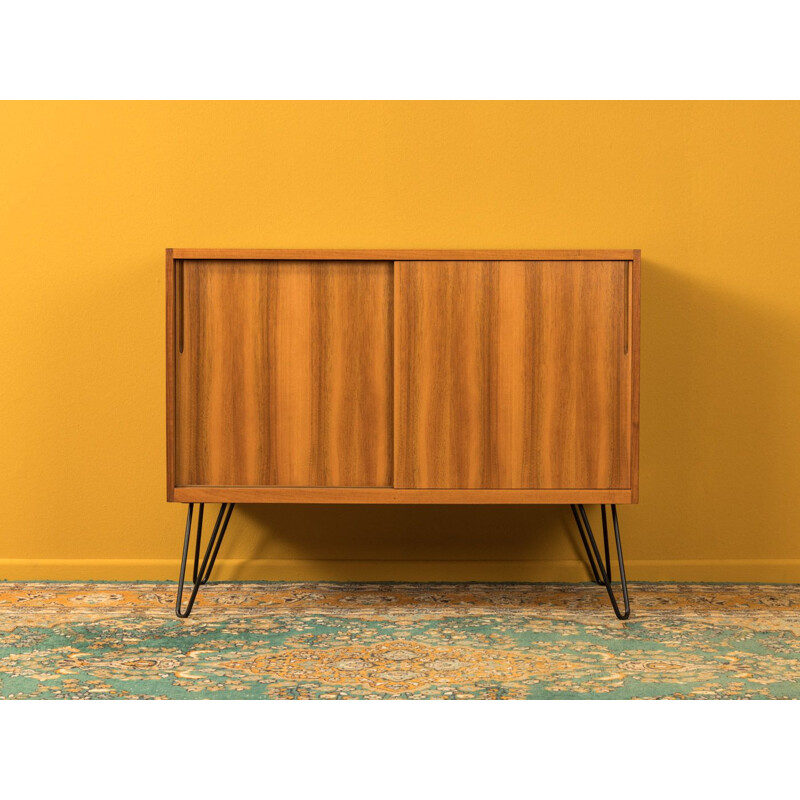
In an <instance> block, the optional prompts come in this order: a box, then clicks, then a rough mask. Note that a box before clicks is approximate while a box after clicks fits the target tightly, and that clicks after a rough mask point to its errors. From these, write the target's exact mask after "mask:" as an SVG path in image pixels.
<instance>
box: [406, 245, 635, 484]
mask: <svg viewBox="0 0 800 800" xmlns="http://www.w3.org/2000/svg"><path fill="white" fill-rule="evenodd" d="M625 268H626V262H624V261H584V262H578V261H537V262H524V261H519V262H508V261H504V262H493V261H452V262H441V261H440V262H436V263H429V262H419V261H414V262H397V263H396V264H395V353H396V361H395V486H396V487H398V488H412V487H413V488H418V489H422V488H430V489H445V488H449V489H522V488H531V489H624V488H628V487H629V485H630V431H629V423H630V396H631V395H630V383H629V380H630V355H629V354H626V353H625V352H624V349H625V336H626V332H625V320H626V314H625V308H626V296H625Z"/></svg>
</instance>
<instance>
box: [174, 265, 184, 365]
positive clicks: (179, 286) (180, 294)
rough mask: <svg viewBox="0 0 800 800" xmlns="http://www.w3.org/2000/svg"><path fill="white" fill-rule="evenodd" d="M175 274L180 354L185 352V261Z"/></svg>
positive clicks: (178, 266)
mask: <svg viewBox="0 0 800 800" xmlns="http://www.w3.org/2000/svg"><path fill="white" fill-rule="evenodd" d="M176 266H177V270H176V272H175V281H176V283H177V286H176V287H175V299H176V301H177V304H178V314H177V317H178V352H179V353H182V352H183V260H181V261H179V262H178V263H177V265H176Z"/></svg>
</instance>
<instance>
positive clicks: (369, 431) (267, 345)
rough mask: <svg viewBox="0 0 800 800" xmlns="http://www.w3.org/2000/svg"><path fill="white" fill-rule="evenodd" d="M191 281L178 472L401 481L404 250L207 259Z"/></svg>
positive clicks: (261, 478) (183, 480)
mask: <svg viewBox="0 0 800 800" xmlns="http://www.w3.org/2000/svg"><path fill="white" fill-rule="evenodd" d="M182 283H183V326H184V328H185V331H184V351H183V353H179V354H178V355H177V357H176V358H177V386H178V391H177V398H178V403H177V484H178V485H191V484H199V485H215V484H234V485H236V484H241V485H252V486H259V485H263V486H391V483H392V323H391V320H392V265H391V264H390V263H387V262H357V263H342V262H329V263H328V262H315V263H313V264H311V263H309V262H302V261H235V262H225V261H216V260H211V261H193V262H187V263H184V265H183V281H182ZM179 324H180V320H179ZM178 338H179V339H180V335H179V337H178Z"/></svg>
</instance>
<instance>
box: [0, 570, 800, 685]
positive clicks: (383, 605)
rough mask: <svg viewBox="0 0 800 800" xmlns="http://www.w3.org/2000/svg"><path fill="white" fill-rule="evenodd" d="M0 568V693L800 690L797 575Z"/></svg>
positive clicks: (799, 601) (799, 626) (799, 596)
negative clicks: (716, 579) (484, 578)
mask: <svg viewBox="0 0 800 800" xmlns="http://www.w3.org/2000/svg"><path fill="white" fill-rule="evenodd" d="M631 601H632V605H633V613H632V616H631V619H630V620H629V621H628V622H619V621H618V620H616V619H615V617H614V616H613V613H612V611H611V608H610V606H609V604H608V599H607V596H606V594H605V591H604V589H602V588H601V587H597V586H593V585H589V584H569V585H546V584H333V583H235V584H209V585H208V586H205V587H204V588H203V589H202V590H201V592H200V596H199V599H198V602H197V605H196V606H195V609H194V611H193V612H192V616H191V617H190V618H189V619H188V620H185V621H183V620H178V619H177V618H176V617H175V616H174V610H173V605H174V602H175V584H173V583H80V584H78V583H0V697H3V698H42V699H59V698H165V699H166V698H187V699H198V698H226V699H230V698H234V699H235V698H248V699H252V698H264V699H273V698H281V699H306V698H325V699H328V698H329V699H347V698H362V699H363V698H374V699H378V698H381V699H383V698H409V699H429V698H443V699H514V698H531V699H545V698H560V699H565V698H580V699H588V698H608V699H620V698H797V697H800V640H798V633H800V587H798V586H785V585H776V586H765V585H747V586H745V585H741V584H727V585H712V584H699V585H688V584H634V585H632V586H631Z"/></svg>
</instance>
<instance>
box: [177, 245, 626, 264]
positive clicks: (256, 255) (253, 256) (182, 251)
mask: <svg viewBox="0 0 800 800" xmlns="http://www.w3.org/2000/svg"><path fill="white" fill-rule="evenodd" d="M167 255H168V256H171V257H172V258H176V259H190V260H191V259H198V260H206V259H209V260H211V259H246V260H259V259H264V260H283V259H286V260H292V259H294V260H298V261H333V260H347V261H633V260H637V259H639V258H640V256H641V250H275V249H273V250H255V249H224V248H220V249H214V248H205V249H204V248H193V247H176V248H168V249H167Z"/></svg>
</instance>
